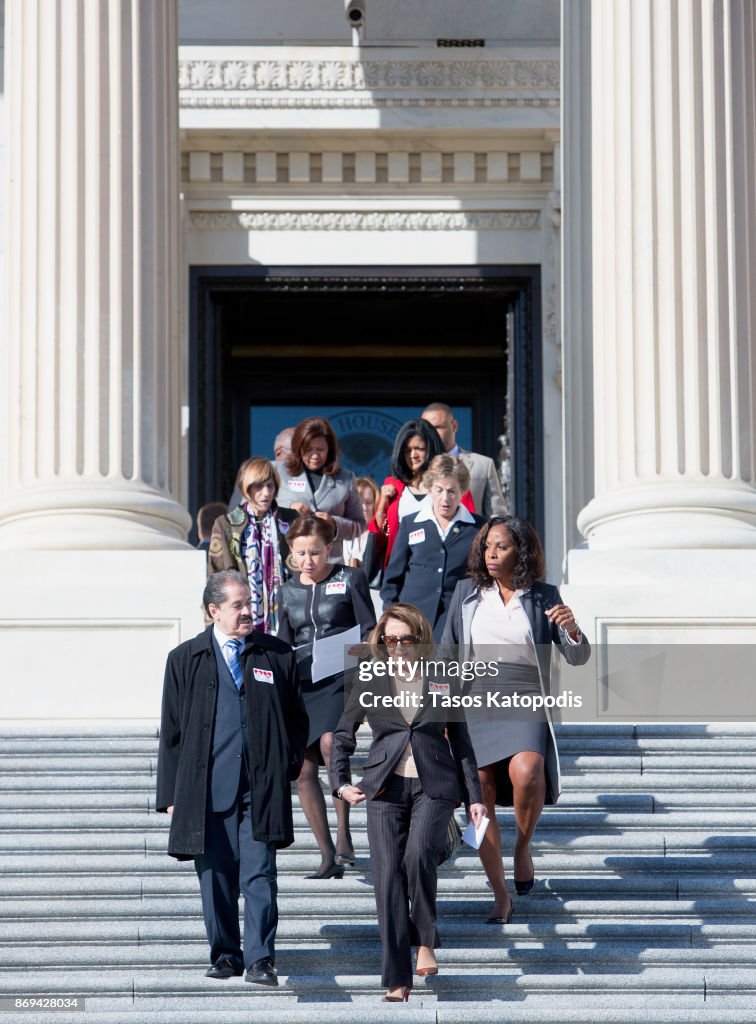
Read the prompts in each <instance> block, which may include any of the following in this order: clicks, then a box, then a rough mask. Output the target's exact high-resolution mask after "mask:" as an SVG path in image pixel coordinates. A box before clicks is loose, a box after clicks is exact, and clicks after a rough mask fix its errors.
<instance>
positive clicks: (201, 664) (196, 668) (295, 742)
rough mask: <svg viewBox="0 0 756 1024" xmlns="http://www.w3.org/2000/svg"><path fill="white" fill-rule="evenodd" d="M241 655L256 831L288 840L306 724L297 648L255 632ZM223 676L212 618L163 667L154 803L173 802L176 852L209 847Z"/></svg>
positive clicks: (183, 854) (188, 854)
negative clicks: (207, 830) (210, 793)
mask: <svg viewBox="0 0 756 1024" xmlns="http://www.w3.org/2000/svg"><path fill="white" fill-rule="evenodd" d="M241 662H242V670H243V673H244V691H245V704H246V711H247V733H248V736H249V741H248V742H249V778H250V790H251V794H252V827H253V831H254V837H255V839H256V840H258V841H259V842H263V843H275V844H276V846H279V847H283V846H290V845H291V844H292V843H293V842H294V827H293V820H292V812H291V787H290V785H289V783H290V782H291V781H293V780H294V779H296V777H297V776H298V775H299V770H300V768H301V766H302V760H303V758H304V749H305V744H306V742H307V733H308V729H309V721H308V718H307V712H306V711H305V707H304V701H303V700H302V695H301V693H300V689H299V679H298V676H297V669H296V663H295V660H294V653H293V651H292V650H291V648H290V647H289V645H288V644H285V643H284V642H283V641H282V640H279V639H278V638H277V637H273V636H268V635H267V634H265V633H256V632H255V633H251V634H250V636H248V637H247V644H246V647H245V648H244V650H243V651H242V652H241ZM218 683H219V678H218V666H217V663H216V658H215V650H214V647H213V627H212V626H208V628H207V629H205V630H204V631H203V632H202V633H200V634H199V635H198V636H196V637H194V639H193V640H187V641H185V642H184V643H183V644H179V646H178V647H176V648H175V650H173V651H171V653H170V654H169V655H168V662H167V664H166V667H165V682H164V685H163V711H162V717H161V723H160V747H159V752H158V769H157V802H156V810H157V811H165V810H167V808H168V807H170V806H171V805H172V806H173V816H172V818H171V831H170V838H169V840H168V853H169V854H170V855H171V856H172V857H176V858H177V859H179V860H188V859H191V858H193V857H196V856H198V855H199V854H201V853H203V852H204V845H205V815H206V811H207V803H208V772H209V767H210V763H211V753H212V737H213V728H214V724H215V714H216V706H217V689H218Z"/></svg>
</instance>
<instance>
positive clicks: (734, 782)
mask: <svg viewBox="0 0 756 1024" xmlns="http://www.w3.org/2000/svg"><path fill="white" fill-rule="evenodd" d="M720 768H721V764H720ZM755 768H756V765H754V768H752V769H750V770H746V769H742V770H740V769H738V770H734V771H727V772H721V771H720V772H719V773H717V772H716V771H715V770H713V769H709V770H702V771H700V772H696V771H692V770H690V769H689V766H687V765H686V766H683V765H681V766H680V767H679V768H677V769H675V768H667V769H664V770H656V769H654V770H650V769H649V770H645V769H644V771H643V772H642V773H641V772H639V771H638V772H614V771H590V772H579V773H575V774H565V775H563V777H562V786H563V788H564V789H565V790H566V791H568V792H570V791H571V792H578V791H584V790H590V791H591V792H593V793H596V792H604V791H605V790H609V791H610V792H623V791H624V792H628V793H632V792H638V791H641V792H646V793H649V792H656V791H659V790H662V791H665V792H666V791H671V792H675V791H684V792H699V793H707V792H714V793H719V794H723V798H724V799H725V800H727V799H728V797H727V794H728V793H729V794H730V797H729V799H730V800H732V798H733V796H732V795H733V794H735V793H738V794H739V793H741V792H745V793H750V794H751V796H753V793H754V774H755V773H754V769H755ZM354 774H355V777H359V773H358V772H355V773H354ZM321 783H322V784H323V785H325V779H324V777H322V778H321ZM19 790H20V791H21V792H23V793H24V794H28V793H31V792H37V791H40V792H45V793H46V794H47V798H48V799H49V796H50V793H51V791H56V792H67V791H71V792H76V791H81V790H84V791H87V792H88V793H98V792H113V791H121V792H129V793H135V792H136V793H143V794H144V795H145V797H147V798H153V799H154V795H155V788H154V780H152V781H150V779H149V777H147V776H144V775H138V774H133V775H131V774H128V773H122V772H119V773H114V774H113V775H107V774H104V775H103V774H99V773H97V772H93V773H92V774H91V775H81V774H73V773H72V774H70V775H66V774H53V775H45V774H41V773H40V774H33V773H31V772H29V773H18V772H14V773H10V772H8V773H0V792H5V793H9V792H11V791H19Z"/></svg>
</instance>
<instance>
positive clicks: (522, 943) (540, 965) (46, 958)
mask: <svg viewBox="0 0 756 1024" xmlns="http://www.w3.org/2000/svg"><path fill="white" fill-rule="evenodd" d="M491 931H494V930H493V929H491ZM351 932H352V929H351V928H350V927H349V926H346V927H344V929H343V934H342V935H341V936H336V935H333V934H331V935H330V936H329V937H328V938H327V939H325V940H322V939H321V940H320V941H317V940H313V941H311V942H308V943H304V942H300V943H297V944H287V943H286V941H284V940H282V941H281V942H278V941H277V943H276V960H277V962H278V964H279V965H280V969H281V970H285V971H286V972H287V973H288V974H289V975H290V976H292V975H300V974H304V975H319V976H321V977H327V976H328V975H329V974H331V975H332V974H333V973H334V972H335V973H337V974H342V973H347V972H349V971H350V970H351V969H353V968H354V966H355V957H354V953H355V952H359V961H360V963H361V964H365V965H370V964H373V965H375V964H378V963H380V959H381V948H380V940H379V938H378V935H377V934H375V935H370V936H359V937H357V938H355V937H353V936H352V934H351ZM502 934H503V933H502V932H501V931H500V930H497V931H494V934H493V936H491V937H490V939H489V942H488V943H486V944H485V945H482V944H480V943H479V944H478V945H473V944H472V943H471V942H468V944H467V945H465V946H462V945H458V944H456V943H455V944H454V945H453V946H445V947H444V948H442V949H441V950H439V953H438V961H439V965H440V972H441V973H442V974H443V975H446V974H448V973H449V972H456V971H458V970H465V969H474V968H475V967H476V966H477V967H479V968H480V969H482V970H487V969H491V970H496V969H499V970H506V971H515V972H519V973H520V974H521V975H522V976H523V977H529V976H530V974H531V973H538V972H539V971H542V970H544V967H545V966H546V965H547V969H548V971H549V973H556V972H566V971H568V970H576V969H580V970H582V969H584V968H585V966H586V956H587V955H588V956H589V957H590V965H591V970H595V969H596V967H597V965H601V967H602V969H603V970H605V971H611V970H620V969H621V970H622V971H623V972H627V970H628V967H629V965H630V964H632V965H633V969H634V970H644V969H645V968H672V967H680V968H684V969H686V970H692V969H693V968H695V967H698V968H699V970H700V971H701V972H704V971H709V970H712V969H723V968H736V969H742V970H749V969H750V970H752V971H754V973H756V945H754V944H747V945H744V944H741V943H738V944H733V945H729V944H725V943H717V944H715V945H712V946H709V947H707V946H705V945H703V944H701V945H699V946H697V947H695V948H691V947H690V946H689V945H687V944H685V943H684V942H682V941H678V942H676V943H675V942H672V941H671V940H670V939H666V940H665V943H666V944H665V945H657V946H654V945H650V944H649V943H648V942H631V941H628V940H627V939H625V940H623V939H620V938H614V939H613V940H606V939H604V940H601V941H593V940H591V939H564V938H561V937H560V938H557V939H549V940H545V941H534V940H532V939H530V938H529V937H525V938H520V939H518V938H514V937H512V936H510V934H509V929H507V932H506V945H505V946H503V945H502V943H501V937H502ZM29 963H33V964H37V965H44V967H43V971H44V972H45V973H48V972H51V971H64V970H70V971H78V970H85V969H89V970H92V971H97V972H102V971H103V970H105V969H107V970H108V971H109V970H111V969H116V968H117V969H119V970H123V969H131V970H132V971H139V972H146V971H160V970H162V971H164V972H165V971H166V969H170V971H171V972H175V971H183V970H185V969H192V968H194V969H195V970H196V971H197V973H198V974H201V972H202V971H203V970H204V969H205V968H206V967H207V965H208V955H207V945H206V943H202V942H201V941H197V942H193V943H179V942H168V943H145V944H140V945H139V946H136V945H125V944H122V943H114V942H110V943H107V944H106V945H105V944H102V943H98V944H96V945H94V944H89V945H76V944H71V945H69V946H65V947H63V946H49V945H42V944H39V943H32V944H30V945H29V946H26V947H24V948H23V949H18V948H13V947H9V948H6V949H4V950H3V964H2V967H0V985H3V983H4V979H5V976H6V975H10V976H12V975H13V974H14V973H18V971H19V969H23V968H25V967H27V966H28V964H29ZM366 969H368V970H369V969H370V968H369V967H367V968H366ZM751 987H752V989H753V990H754V994H755V995H756V979H755V980H754V981H753V983H752V986H751Z"/></svg>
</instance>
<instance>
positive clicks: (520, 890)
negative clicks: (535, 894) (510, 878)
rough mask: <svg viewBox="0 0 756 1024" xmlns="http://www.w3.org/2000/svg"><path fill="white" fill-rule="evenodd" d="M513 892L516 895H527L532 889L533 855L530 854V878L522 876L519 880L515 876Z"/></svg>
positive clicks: (533, 882) (533, 874)
mask: <svg viewBox="0 0 756 1024" xmlns="http://www.w3.org/2000/svg"><path fill="white" fill-rule="evenodd" d="M514 885H515V892H516V893H517V895H518V896H527V895H528V893H529V892H532V891H533V886H534V885H535V869H534V868H533V857H532V855H531V856H530V878H523V879H522V880H521V881H520V880H518V879H517V878H515V880H514Z"/></svg>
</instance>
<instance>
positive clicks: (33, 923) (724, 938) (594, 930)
mask: <svg viewBox="0 0 756 1024" xmlns="http://www.w3.org/2000/svg"><path fill="white" fill-rule="evenodd" d="M605 905H606V904H605ZM448 909H449V901H448V900H447V899H443V900H442V901H441V910H442V915H441V918H440V925H439V927H440V930H441V932H442V938H443V940H444V943H445V949H446V948H449V947H457V946H465V947H468V946H471V945H472V946H475V947H476V948H477V947H478V946H480V947H482V948H488V947H489V946H490V945H491V942H492V927H491V926H490V925H488V924H486V923H485V919H484V918H483V917H481V916H477V917H475V916H470V914H468V915H467V916H464V915H462V914H458V915H454V914H450V913H448ZM689 916H690V915H688V918H689ZM42 920H44V929H42V928H41V926H40V921H42ZM723 922H724V919H722V918H720V919H707V921H705V922H703V923H700V922H695V921H692V920H690V919H686V915H685V914H681V915H680V919H679V920H674V921H658V920H656V919H653V918H650V919H648V920H645V919H644V918H643V917H642V916H639V917H637V918H636V919H635V920H633V921H627V920H624V919H623V920H621V921H617V920H616V919H615V918H614V917H613V916H607V917H601V916H587V915H584V917H583V919H581V920H574V919H569V920H563V919H562V916H554V917H553V918H549V917H547V916H545V915H538V914H529V913H528V910H527V905H526V903H524V902H523V900H522V898H520V899H519V900H518V905H517V907H516V913H515V914H514V915H513V917H512V921H511V922H510V923H509V924H508V925H507V926H506V931H500V932H497V934H498V935H500V936H505V937H506V939H507V943H509V942H517V941H519V942H526V943H527V942H530V943H534V942H541V943H544V942H549V941H559V942H568V941H583V942H596V943H599V942H614V941H619V942H634V943H643V944H644V945H646V946H660V945H661V944H662V943H665V944H666V943H669V944H670V945H674V946H680V945H683V946H685V947H686V948H687V947H689V948H691V949H694V948H698V947H703V948H707V949H708V948H711V947H712V946H714V945H730V944H732V945H735V944H739V945H743V946H745V945H747V946H749V947H750V948H751V949H753V948H755V947H756V923H754V922H753V921H752V920H751V921H748V922H746V923H743V924H727V923H723ZM339 935H346V936H347V939H348V941H350V942H352V941H353V942H354V943H361V942H372V941H373V940H375V939H377V937H378V925H377V922H376V921H375V919H373V920H369V919H363V918H360V919H359V920H358V921H357V923H356V924H355V920H354V918H353V916H352V915H351V914H350V913H346V912H345V913H344V914H341V913H339V911H338V910H332V911H331V912H330V913H329V915H328V921H327V923H326V924H323V923H322V922H320V920H319V918H317V917H316V915H314V913H313V912H310V913H308V914H305V913H303V911H302V909H301V908H300V909H299V911H290V912H289V913H288V914H287V915H286V917H285V918H281V920H280V922H279V928H278V936H277V939H278V944H279V946H281V947H282V948H283V947H284V946H287V948H288V946H292V947H293V946H294V945H296V944H298V943H300V944H305V945H308V946H309V945H311V944H312V943H313V942H323V941H324V940H326V939H327V940H328V941H329V942H333V941H336V940H337V939H338V936H339ZM497 942H500V940H497ZM21 943H23V945H24V948H26V946H28V945H37V946H41V947H44V948H47V947H53V946H61V945H62V946H66V945H71V946H74V945H81V946H84V945H92V946H108V945H122V944H125V943H128V944H131V945H132V946H133V947H139V948H141V947H142V946H149V945H151V944H154V945H159V944H169V945H170V944H172V943H185V944H198V945H199V946H201V947H202V950H203V955H204V956H206V954H207V941H206V939H205V930H204V926H203V923H202V917H201V913H200V909H199V897H197V913H196V914H195V915H194V917H175V918H173V917H166V918H154V919H153V918H146V919H145V920H141V921H140V920H139V919H138V918H120V917H117V918H111V919H109V918H82V919H81V920H76V919H71V920H67V919H65V918H50V919H48V920H45V919H44V918H42V917H40V918H36V919H29V918H25V919H23V920H19V919H15V920H5V919H2V920H0V944H2V946H3V947H6V946H13V945H15V944H21ZM44 961H45V958H44V957H43V959H42V962H44Z"/></svg>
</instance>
